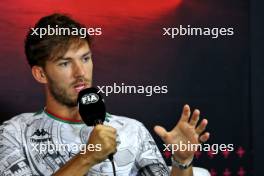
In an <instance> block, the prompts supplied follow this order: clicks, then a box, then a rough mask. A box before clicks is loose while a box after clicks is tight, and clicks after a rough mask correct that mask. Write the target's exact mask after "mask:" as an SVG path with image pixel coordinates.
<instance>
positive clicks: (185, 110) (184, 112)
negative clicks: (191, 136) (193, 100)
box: [180, 104, 191, 122]
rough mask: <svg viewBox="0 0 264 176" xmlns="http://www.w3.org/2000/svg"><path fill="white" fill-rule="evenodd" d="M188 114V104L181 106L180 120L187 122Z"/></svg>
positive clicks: (189, 113)
mask: <svg viewBox="0 0 264 176" xmlns="http://www.w3.org/2000/svg"><path fill="white" fill-rule="evenodd" d="M190 115H191V111H190V106H189V105H187V104H186V105H184V106H183V110H182V115H181V119H180V121H185V122H188V120H189V117H190Z"/></svg>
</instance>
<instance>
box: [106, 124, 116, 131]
mask: <svg viewBox="0 0 264 176" xmlns="http://www.w3.org/2000/svg"><path fill="white" fill-rule="evenodd" d="M103 129H104V130H107V131H109V132H113V133H116V129H115V128H113V127H111V126H108V125H103Z"/></svg>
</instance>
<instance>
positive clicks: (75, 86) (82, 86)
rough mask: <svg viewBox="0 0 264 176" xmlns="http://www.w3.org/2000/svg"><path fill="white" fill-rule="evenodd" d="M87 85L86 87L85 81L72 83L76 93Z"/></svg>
mask: <svg viewBox="0 0 264 176" xmlns="http://www.w3.org/2000/svg"><path fill="white" fill-rule="evenodd" d="M87 87H88V85H87V84H85V83H79V84H76V85H74V90H75V91H76V92H77V93H79V92H80V91H81V90H83V89H85V88H87Z"/></svg>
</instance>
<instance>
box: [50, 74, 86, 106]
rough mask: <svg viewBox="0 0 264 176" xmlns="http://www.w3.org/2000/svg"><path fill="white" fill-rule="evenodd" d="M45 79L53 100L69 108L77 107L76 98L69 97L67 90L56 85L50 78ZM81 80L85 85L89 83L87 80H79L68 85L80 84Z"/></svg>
mask: <svg viewBox="0 0 264 176" xmlns="http://www.w3.org/2000/svg"><path fill="white" fill-rule="evenodd" d="M47 79H48V81H49V84H48V89H49V91H50V93H51V95H52V96H53V98H54V99H55V100H57V101H58V102H59V103H60V104H62V105H65V106H67V107H70V108H72V107H76V106H77V105H78V102H77V96H76V97H73V95H70V94H69V93H68V92H67V88H65V87H62V86H59V85H58V83H56V81H54V80H52V79H51V78H50V77H47ZM81 80H82V82H85V83H88V82H89V81H88V80H87V79H84V78H80V79H78V80H76V81H75V82H74V83H72V84H70V85H74V84H76V83H78V82H81Z"/></svg>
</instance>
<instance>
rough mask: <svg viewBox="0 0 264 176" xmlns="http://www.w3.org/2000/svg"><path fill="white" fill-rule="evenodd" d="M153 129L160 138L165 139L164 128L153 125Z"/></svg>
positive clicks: (165, 132)
mask: <svg viewBox="0 0 264 176" xmlns="http://www.w3.org/2000/svg"><path fill="white" fill-rule="evenodd" d="M154 131H155V133H156V134H157V135H158V136H159V137H160V138H161V139H162V140H164V139H166V137H167V133H168V132H167V130H166V129H165V128H163V127H161V126H155V127H154Z"/></svg>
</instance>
